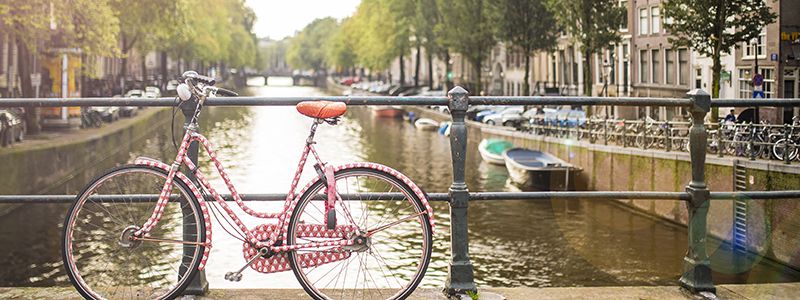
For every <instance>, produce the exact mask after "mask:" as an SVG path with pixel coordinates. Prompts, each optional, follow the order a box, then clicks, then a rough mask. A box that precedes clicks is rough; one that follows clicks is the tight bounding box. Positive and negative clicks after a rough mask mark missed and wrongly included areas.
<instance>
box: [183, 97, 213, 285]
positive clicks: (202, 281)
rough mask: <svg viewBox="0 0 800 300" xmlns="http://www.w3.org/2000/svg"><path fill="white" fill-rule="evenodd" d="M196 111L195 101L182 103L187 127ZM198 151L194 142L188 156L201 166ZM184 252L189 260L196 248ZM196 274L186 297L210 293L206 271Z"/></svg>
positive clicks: (186, 232) (188, 231)
mask: <svg viewBox="0 0 800 300" xmlns="http://www.w3.org/2000/svg"><path fill="white" fill-rule="evenodd" d="M196 109H197V102H196V101H194V100H193V101H186V102H182V103H181V111H182V112H183V116H184V117H185V118H186V122H185V123H184V124H185V125H186V126H189V122H191V120H192V117H193V116H194V112H195V110H196ZM198 130H199V128H198ZM198 150H199V144H198V143H197V142H196V141H195V142H192V144H191V145H189V151H188V153H187V155H188V157H189V159H191V160H192V162H193V163H194V164H195V165H199V164H198V163H197V153H198ZM186 176H187V177H189V179H190V180H191V181H192V182H193V183H194V184H195V185H197V186H200V185H199V184H198V183H197V178H196V177H195V176H194V174H193V173H192V172H187V174H186ZM197 200H199V201H204V199H197ZM187 218H190V216H188V215H187V214H184V222H183V224H184V225H186V224H188V223H190V222H187ZM190 228H191V227H189V226H184V228H183V229H184V234H190V231H191V229H190ZM183 251H184V253H186V252H189V253H187V255H184V259H188V258H187V257H192V255H191V252H193V251H194V248H193V246H189V245H186V246H184V248H183ZM189 264H190V262H185V263H184V265H189ZM195 274H196V275H195V276H194V278H192V279H191V282H189V286H187V287H186V289H185V290H183V294H184V295H205V294H206V293H208V280H206V271H205V270H203V271H200V272H197V273H195Z"/></svg>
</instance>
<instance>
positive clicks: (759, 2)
mask: <svg viewBox="0 0 800 300" xmlns="http://www.w3.org/2000/svg"><path fill="white" fill-rule="evenodd" d="M662 5H663V11H664V16H665V18H666V19H667V20H671V22H665V24H664V27H665V28H666V29H667V30H668V31H669V32H672V33H673V37H672V38H670V42H671V43H673V44H674V45H676V46H686V47H689V48H691V49H692V50H694V51H697V52H698V53H700V54H702V55H705V56H708V57H711V58H712V60H713V61H714V66H713V67H712V70H713V73H714V74H713V82H712V90H711V95H712V97H714V98H717V97H719V78H720V74H721V70H722V65H721V63H720V57H721V56H722V54H724V53H730V51H731V48H733V47H734V46H736V45H737V44H738V43H742V42H745V43H749V41H750V39H752V38H755V37H758V35H759V33H761V29H762V28H764V26H766V25H767V24H770V23H773V22H775V19H776V18H777V15H775V13H773V12H772V11H770V8H769V7H768V6H767V3H766V1H764V0H727V1H717V0H668V1H665V2H663V4H662ZM732 28H735V30H731V29H732ZM715 110H716V109H715ZM712 118H713V119H714V120H716V118H717V114H716V113H713V114H712Z"/></svg>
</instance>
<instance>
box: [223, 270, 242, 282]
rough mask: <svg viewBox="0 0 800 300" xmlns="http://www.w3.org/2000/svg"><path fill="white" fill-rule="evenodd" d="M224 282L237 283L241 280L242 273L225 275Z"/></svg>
mask: <svg viewBox="0 0 800 300" xmlns="http://www.w3.org/2000/svg"><path fill="white" fill-rule="evenodd" d="M225 280H227V281H231V282H239V281H241V280H242V273H239V272H228V273H225Z"/></svg>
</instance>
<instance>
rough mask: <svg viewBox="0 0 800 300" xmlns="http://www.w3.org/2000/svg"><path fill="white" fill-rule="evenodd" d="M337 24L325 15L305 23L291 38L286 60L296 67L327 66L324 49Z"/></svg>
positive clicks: (316, 67) (319, 67) (319, 68)
mask: <svg viewBox="0 0 800 300" xmlns="http://www.w3.org/2000/svg"><path fill="white" fill-rule="evenodd" d="M338 26H339V24H338V22H336V19H334V18H331V17H327V18H323V19H316V20H314V21H312V22H311V23H310V24H308V25H306V27H305V28H303V30H302V31H300V33H298V34H297V35H296V36H295V37H293V38H292V39H291V41H290V42H289V49H287V51H286V60H287V62H288V63H289V65H290V66H292V67H293V68H297V69H313V70H314V71H319V70H323V69H324V68H325V67H327V66H328V64H327V62H326V59H325V50H326V46H327V44H328V40H329V39H330V38H331V36H332V35H333V33H334V32H335V31H336V29H337V27H338Z"/></svg>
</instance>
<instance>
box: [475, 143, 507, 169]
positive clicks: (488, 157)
mask: <svg viewBox="0 0 800 300" xmlns="http://www.w3.org/2000/svg"><path fill="white" fill-rule="evenodd" d="M512 147H514V145H512V144H511V143H510V142H508V141H506V140H501V139H484V140H482V141H481V143H480V144H478V153H480V154H481V158H483V160H484V161H486V162H487V163H490V164H493V165H500V166H504V165H505V164H506V160H505V159H503V151H506V150H508V149H510V148H512Z"/></svg>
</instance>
